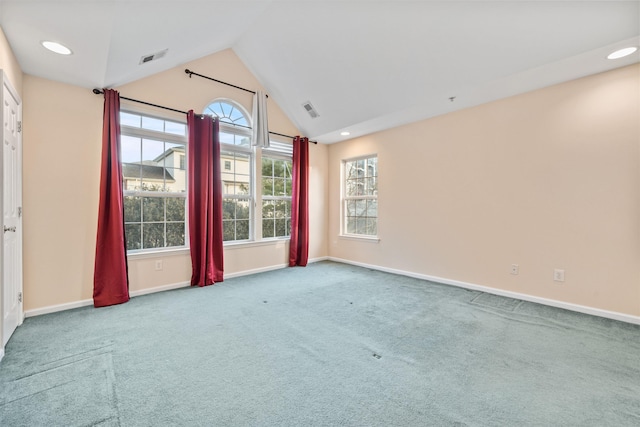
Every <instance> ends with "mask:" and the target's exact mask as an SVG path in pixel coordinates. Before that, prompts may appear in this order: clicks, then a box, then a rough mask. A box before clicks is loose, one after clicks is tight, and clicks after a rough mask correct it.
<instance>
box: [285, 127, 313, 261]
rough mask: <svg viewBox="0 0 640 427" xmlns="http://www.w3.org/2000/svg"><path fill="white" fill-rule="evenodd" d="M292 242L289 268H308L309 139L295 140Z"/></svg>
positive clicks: (297, 137)
mask: <svg viewBox="0 0 640 427" xmlns="http://www.w3.org/2000/svg"><path fill="white" fill-rule="evenodd" d="M292 180H293V183H292V189H291V191H292V194H291V240H290V244H289V266H290V267H293V266H302V267H304V266H306V265H307V261H308V258H309V138H301V137H299V136H296V137H295V138H294V139H293V173H292Z"/></svg>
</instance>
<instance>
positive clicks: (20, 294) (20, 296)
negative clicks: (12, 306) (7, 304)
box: [18, 292, 22, 302]
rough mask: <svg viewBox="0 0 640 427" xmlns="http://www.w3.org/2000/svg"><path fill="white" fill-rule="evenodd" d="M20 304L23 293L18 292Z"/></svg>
mask: <svg viewBox="0 0 640 427" xmlns="http://www.w3.org/2000/svg"><path fill="white" fill-rule="evenodd" d="M18 302H22V292H18Z"/></svg>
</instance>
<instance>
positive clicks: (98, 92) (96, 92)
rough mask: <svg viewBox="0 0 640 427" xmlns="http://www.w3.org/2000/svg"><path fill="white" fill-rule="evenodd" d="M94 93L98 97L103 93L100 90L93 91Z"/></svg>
mask: <svg viewBox="0 0 640 427" xmlns="http://www.w3.org/2000/svg"><path fill="white" fill-rule="evenodd" d="M93 93H95V94H96V95H100V94H101V93H102V91H101V90H100V89H93Z"/></svg>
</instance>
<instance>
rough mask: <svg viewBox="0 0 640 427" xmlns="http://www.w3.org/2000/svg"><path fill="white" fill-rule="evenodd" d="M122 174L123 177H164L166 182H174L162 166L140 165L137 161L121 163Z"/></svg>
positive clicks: (156, 178)
mask: <svg viewBox="0 0 640 427" xmlns="http://www.w3.org/2000/svg"><path fill="white" fill-rule="evenodd" d="M122 176H124V177H125V178H142V179H155V180H162V179H165V177H166V181H167V182H175V179H173V176H172V175H171V173H169V171H168V170H167V169H165V168H164V167H162V166H153V165H141V164H138V163H123V164H122Z"/></svg>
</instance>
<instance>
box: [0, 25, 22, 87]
mask: <svg viewBox="0 0 640 427" xmlns="http://www.w3.org/2000/svg"><path fill="white" fill-rule="evenodd" d="M0 70H2V71H4V72H5V73H7V77H8V78H9V81H10V82H11V85H12V86H13V88H14V89H15V90H16V91H17V92H18V95H20V98H22V69H21V68H20V65H19V64H18V61H17V60H16V57H15V55H14V54H13V50H12V49H11V46H10V45H9V42H8V41H7V38H6V37H5V35H4V31H3V30H2V27H0Z"/></svg>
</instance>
